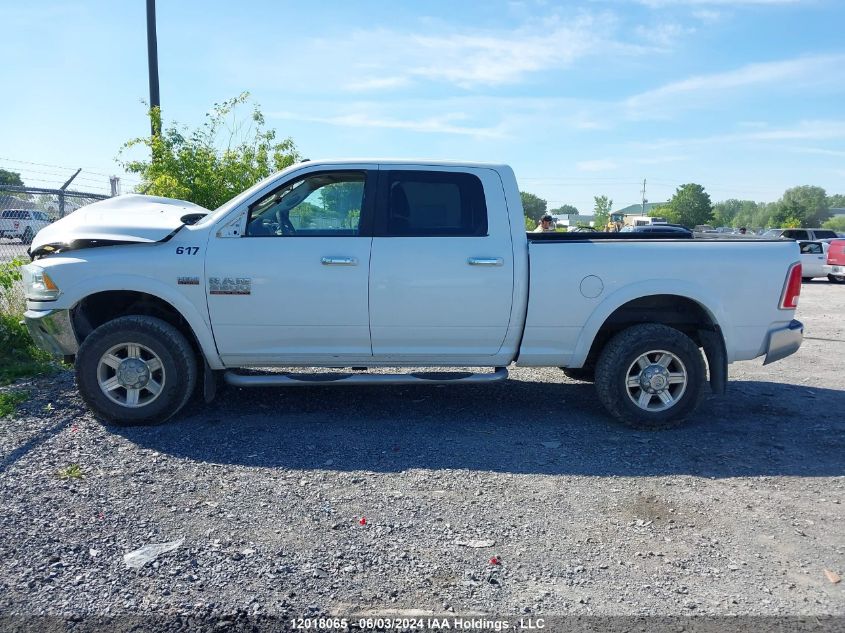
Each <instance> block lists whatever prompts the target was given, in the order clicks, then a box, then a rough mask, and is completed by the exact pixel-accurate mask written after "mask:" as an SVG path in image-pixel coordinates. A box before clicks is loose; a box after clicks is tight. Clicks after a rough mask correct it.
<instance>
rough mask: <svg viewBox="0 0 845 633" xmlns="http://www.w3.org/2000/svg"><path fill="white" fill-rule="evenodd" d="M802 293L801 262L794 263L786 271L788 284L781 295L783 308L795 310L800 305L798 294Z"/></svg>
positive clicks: (781, 307)
mask: <svg viewBox="0 0 845 633" xmlns="http://www.w3.org/2000/svg"><path fill="white" fill-rule="evenodd" d="M800 294H801V264H800V263H798V264H792V266H791V267H790V269H789V272H787V273H786V285H785V286H784V288H783V293H782V294H781V297H780V306H779V307H780V309H781V310H794V309H795V308H797V307H798V296H799V295H800Z"/></svg>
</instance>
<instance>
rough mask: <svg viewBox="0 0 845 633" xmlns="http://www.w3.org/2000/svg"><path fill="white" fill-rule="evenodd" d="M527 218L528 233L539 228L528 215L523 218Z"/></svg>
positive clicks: (526, 227) (526, 228)
mask: <svg viewBox="0 0 845 633" xmlns="http://www.w3.org/2000/svg"><path fill="white" fill-rule="evenodd" d="M523 217H524V218H525V230H526V231H533V230H534V229H536V228H537V223H536V222H535V221H534V220H532V219H531V218H529V217H528V216H527V215H526V216H523Z"/></svg>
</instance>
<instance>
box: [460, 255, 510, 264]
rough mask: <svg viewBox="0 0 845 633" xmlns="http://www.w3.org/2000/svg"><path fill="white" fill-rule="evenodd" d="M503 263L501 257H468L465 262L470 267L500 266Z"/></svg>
mask: <svg viewBox="0 0 845 633" xmlns="http://www.w3.org/2000/svg"><path fill="white" fill-rule="evenodd" d="M504 263H505V260H504V259H502V258H501V257H470V258H469V259H468V260H467V264H469V265H470V266H502V265H503V264H504Z"/></svg>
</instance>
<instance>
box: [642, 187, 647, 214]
mask: <svg viewBox="0 0 845 633" xmlns="http://www.w3.org/2000/svg"><path fill="white" fill-rule="evenodd" d="M646 202H648V200H647V199H646V197H645V178H643V213H642V214H643V215H645V205H646Z"/></svg>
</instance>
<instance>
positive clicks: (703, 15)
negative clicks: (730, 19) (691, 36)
mask: <svg viewBox="0 0 845 633" xmlns="http://www.w3.org/2000/svg"><path fill="white" fill-rule="evenodd" d="M692 17H694V18H695V19H697V20H701V21H702V22H704V23H705V24H715V23H716V22H718V21H719V20H721V19H722V13H721V12H720V11H716V10H714V9H697V10H696V11H693V12H692Z"/></svg>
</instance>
